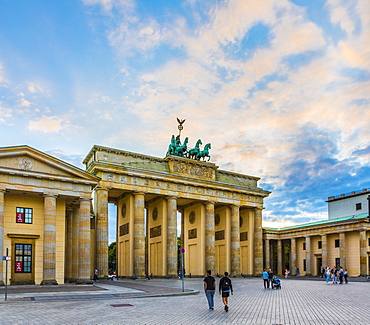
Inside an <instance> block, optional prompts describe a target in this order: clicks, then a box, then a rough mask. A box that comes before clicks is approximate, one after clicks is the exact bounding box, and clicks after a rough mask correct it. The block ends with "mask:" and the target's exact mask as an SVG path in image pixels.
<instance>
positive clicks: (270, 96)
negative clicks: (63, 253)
mask: <svg viewBox="0 0 370 325" xmlns="http://www.w3.org/2000/svg"><path fill="white" fill-rule="evenodd" d="M369 44H370V2H369V1H368V0H358V1H355V0H354V1H341V0H328V1H322V0H292V1H285V0H279V1H271V0H266V1H265V0H258V1H257V0H229V1H226V0H223V1H221V0H208V1H207V0H183V1H180V0H179V1H173V0H156V1H153V0H137V1H134V0H83V1H78V0H70V1H45V0H44V1H42V0H32V1H29V0H12V1H10V0H3V1H1V2H0V139H1V141H0V142H1V143H0V146H11V145H19V144H27V145H30V146H32V147H35V148H36V149H39V150H42V151H45V152H47V153H49V154H52V155H55V156H57V157H59V158H61V159H64V160H66V161H68V162H71V163H73V164H75V165H77V166H79V167H81V166H82V165H81V161H82V159H83V158H84V156H85V155H86V154H87V152H88V151H89V150H90V148H91V147H92V146H93V145H94V144H99V145H104V146H110V147H114V148H118V149H123V150H129V151H134V152H140V153H145V154H148V155H153V156H158V157H164V155H165V153H166V150H167V147H168V144H169V141H170V138H171V135H172V134H176V133H177V122H176V117H179V118H183V119H184V118H186V122H185V124H184V131H183V135H184V136H188V137H189V144H190V145H191V146H193V145H194V143H195V142H196V140H197V139H198V138H201V139H202V140H203V142H204V143H206V142H211V143H212V150H211V155H212V157H211V162H213V163H216V164H217V165H218V166H220V168H222V169H226V170H231V171H235V172H240V173H244V174H248V175H253V176H258V177H261V181H260V186H261V187H262V188H264V189H266V190H269V191H271V192H272V193H271V195H270V197H269V198H268V199H266V200H265V207H266V209H265V210H264V220H265V225H271V224H270V223H268V222H271V221H279V222H284V223H285V225H289V224H291V223H302V222H309V221H316V220H320V219H324V218H326V216H327V203H325V200H326V199H327V197H328V196H331V195H337V194H341V193H347V192H350V191H352V190H359V189H361V188H369V187H370V165H369V160H370V159H369V158H370V141H369V140H370V109H369V102H370V83H369V81H370V46H369Z"/></svg>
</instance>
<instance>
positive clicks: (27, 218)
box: [15, 208, 32, 223]
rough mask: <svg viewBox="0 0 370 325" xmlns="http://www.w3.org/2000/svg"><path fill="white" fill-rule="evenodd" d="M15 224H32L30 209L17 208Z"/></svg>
mask: <svg viewBox="0 0 370 325" xmlns="http://www.w3.org/2000/svg"><path fill="white" fill-rule="evenodd" d="M15 222H17V223H32V209H30V208H17V209H16V218H15Z"/></svg>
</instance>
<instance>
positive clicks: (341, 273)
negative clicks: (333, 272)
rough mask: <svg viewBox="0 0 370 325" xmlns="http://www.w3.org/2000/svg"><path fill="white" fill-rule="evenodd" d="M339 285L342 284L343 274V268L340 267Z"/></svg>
mask: <svg viewBox="0 0 370 325" xmlns="http://www.w3.org/2000/svg"><path fill="white" fill-rule="evenodd" d="M338 273H339V284H343V276H344V272H343V268H342V267H341V266H340V267H339V272H338Z"/></svg>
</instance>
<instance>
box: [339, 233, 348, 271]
mask: <svg viewBox="0 0 370 325" xmlns="http://www.w3.org/2000/svg"><path fill="white" fill-rule="evenodd" d="M339 259H340V266H341V267H343V269H345V268H346V234H345V233H344V232H341V233H339Z"/></svg>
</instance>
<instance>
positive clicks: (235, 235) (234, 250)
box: [230, 205, 240, 275]
mask: <svg viewBox="0 0 370 325" xmlns="http://www.w3.org/2000/svg"><path fill="white" fill-rule="evenodd" d="M239 219H240V215H239V206H237V205H233V206H231V250H230V253H231V274H232V275H239V274H240V221H239Z"/></svg>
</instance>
